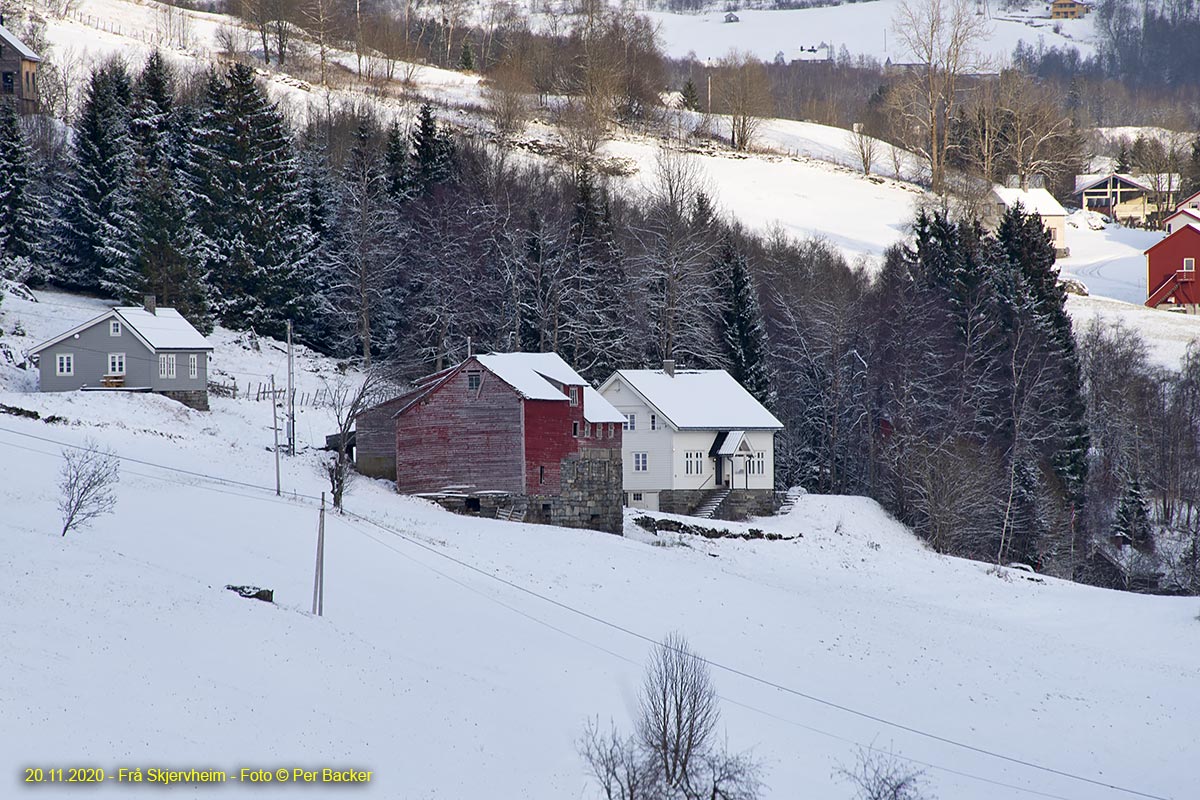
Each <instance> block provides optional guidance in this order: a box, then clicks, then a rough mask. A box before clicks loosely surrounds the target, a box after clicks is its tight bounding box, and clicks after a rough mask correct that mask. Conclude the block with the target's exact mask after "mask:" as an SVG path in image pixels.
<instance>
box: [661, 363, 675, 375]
mask: <svg viewBox="0 0 1200 800" xmlns="http://www.w3.org/2000/svg"><path fill="white" fill-rule="evenodd" d="M663 372H665V373H667V377H668V378H674V377H675V359H673V358H667V359H663Z"/></svg>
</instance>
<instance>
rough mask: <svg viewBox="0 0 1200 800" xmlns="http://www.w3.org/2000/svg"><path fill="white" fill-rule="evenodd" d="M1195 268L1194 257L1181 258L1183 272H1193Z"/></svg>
mask: <svg viewBox="0 0 1200 800" xmlns="http://www.w3.org/2000/svg"><path fill="white" fill-rule="evenodd" d="M1195 269H1196V259H1194V258H1185V259H1184V260H1183V271H1184V272H1193V271H1195Z"/></svg>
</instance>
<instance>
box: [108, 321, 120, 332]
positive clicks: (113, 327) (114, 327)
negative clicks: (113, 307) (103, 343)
mask: <svg viewBox="0 0 1200 800" xmlns="http://www.w3.org/2000/svg"><path fill="white" fill-rule="evenodd" d="M108 335H109V336H120V335H121V321H120V320H119V319H110V320H109V321H108Z"/></svg>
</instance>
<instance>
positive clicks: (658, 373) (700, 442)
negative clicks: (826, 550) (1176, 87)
mask: <svg viewBox="0 0 1200 800" xmlns="http://www.w3.org/2000/svg"><path fill="white" fill-rule="evenodd" d="M600 394H601V395H602V396H603V397H604V399H606V400H607V401H608V402H609V403H611V404H612V405H613V406H615V407H616V409H617V410H618V411H619V412H621V414H622V415H623V416H624V417H625V424H624V434H623V439H622V444H621V457H622V462H623V465H624V466H623V469H624V490H625V502H626V503H627V504H628V505H630V506H633V507H635V508H645V509H650V510H655V511H668V512H672V513H677V514H693V513H701V515H703V516H721V517H725V518H738V517H742V516H746V515H748V514H752V513H754V514H763V513H770V512H771V511H773V510H774V508H775V432H776V431H778V430H780V429H781V428H783V424H782V423H781V422H780V421H779V420H778V419H776V418H775V416H774V415H773V414H772V413H771V412H770V411H768V410H767V409H766V408H764V407H763V405H762V404H761V403H759V402H758V401H757V400H755V399H754V397H753V396H751V394H750V393H749V392H747V391H746V390H745V389H743V388H742V387H741V385H739V384H738V382H737V381H735V380H734V379H733V377H732V376H730V374H729V373H728V372H725V371H724V370H720V369H715V370H690V369H681V370H676V369H675V365H674V362H672V361H665V362H663V368H662V369H653V370H651V369H637V370H618V371H617V372H614V373H613V374H612V376H610V377H609V379H608V380H606V381H605V382H604V384H603V385H602V386H601V387H600Z"/></svg>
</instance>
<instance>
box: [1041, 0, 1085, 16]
mask: <svg viewBox="0 0 1200 800" xmlns="http://www.w3.org/2000/svg"><path fill="white" fill-rule="evenodd" d="M1091 10H1092V9H1091V7H1090V6H1089V5H1088V4H1087V3H1080V2H1078V0H1054V2H1053V3H1051V4H1050V19H1080V18H1082V17H1086V16H1087V13H1088V12H1089V11H1091Z"/></svg>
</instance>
